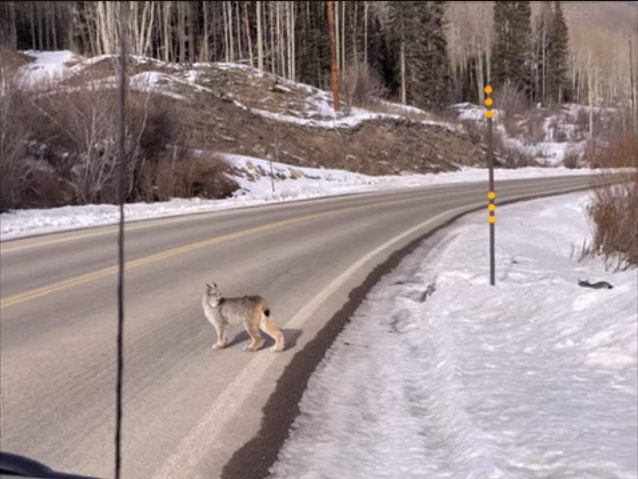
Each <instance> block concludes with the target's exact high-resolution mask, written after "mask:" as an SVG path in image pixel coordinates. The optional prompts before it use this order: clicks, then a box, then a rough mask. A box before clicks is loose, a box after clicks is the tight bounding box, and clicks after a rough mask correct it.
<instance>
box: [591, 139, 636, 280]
mask: <svg viewBox="0 0 638 479" xmlns="http://www.w3.org/2000/svg"><path fill="white" fill-rule="evenodd" d="M618 136H620V138H618ZM637 140H638V138H635V137H634V136H633V135H629V134H625V135H622V134H621V135H614V136H612V137H611V141H608V142H606V143H603V142H598V143H596V144H595V145H594V146H595V148H593V147H592V148H590V149H589V150H588V152H587V154H588V155H589V157H588V161H589V163H590V164H594V165H596V166H599V167H603V168H618V167H625V168H627V167H629V168H628V169H625V170H624V173H622V175H621V177H622V178H623V179H624V180H625V181H624V182H622V183H620V184H613V185H608V186H603V187H600V188H597V189H595V190H594V192H593V193H592V202H591V205H590V207H589V209H588V213H589V217H590V220H591V222H592V226H593V233H594V235H593V239H592V241H591V243H590V244H588V245H587V247H586V248H585V250H584V254H583V257H587V256H594V255H602V256H603V257H604V258H605V260H606V261H607V262H608V263H609V262H612V261H614V262H615V263H616V268H617V269H625V268H628V267H631V266H638V222H637V221H636V219H637V218H638V154H637V151H638V150H637V149H636V146H637V145H636V141H637ZM593 155H595V157H594V156H593ZM631 167H633V170H632V168H631ZM607 175H618V173H611V172H603V173H602V174H601V178H602V179H605V178H606V176H607Z"/></svg>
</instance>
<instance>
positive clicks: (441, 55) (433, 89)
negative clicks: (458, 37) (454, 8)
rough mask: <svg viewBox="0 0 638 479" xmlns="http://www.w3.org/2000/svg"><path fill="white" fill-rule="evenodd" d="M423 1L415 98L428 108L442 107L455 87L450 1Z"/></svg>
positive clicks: (419, 12)
mask: <svg viewBox="0 0 638 479" xmlns="http://www.w3.org/2000/svg"><path fill="white" fill-rule="evenodd" d="M419 3H420V6H419V8H418V9H417V12H416V15H415V18H416V20H417V22H418V30H417V31H420V32H422V33H421V35H420V36H418V37H417V38H418V41H417V45H416V47H417V48H416V52H415V53H416V58H415V62H416V66H417V74H416V76H415V77H416V78H415V85H414V96H415V101H416V103H417V105H419V106H421V107H424V108H427V109H441V108H444V107H445V106H446V105H447V103H448V100H449V99H450V93H451V91H452V88H451V81H452V78H451V72H450V65H449V60H448V53H447V38H446V35H445V4H446V2H444V1H432V2H419Z"/></svg>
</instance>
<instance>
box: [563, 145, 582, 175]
mask: <svg viewBox="0 0 638 479" xmlns="http://www.w3.org/2000/svg"><path fill="white" fill-rule="evenodd" d="M563 165H564V166H565V168H569V169H570V170H574V169H577V168H582V167H583V160H582V155H581V154H580V153H579V152H577V151H573V150H572V151H567V152H566V153H565V157H564V158H563Z"/></svg>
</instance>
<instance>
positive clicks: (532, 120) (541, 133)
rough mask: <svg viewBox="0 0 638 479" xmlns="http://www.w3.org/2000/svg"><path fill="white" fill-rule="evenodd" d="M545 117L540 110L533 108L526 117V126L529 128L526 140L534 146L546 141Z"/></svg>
mask: <svg viewBox="0 0 638 479" xmlns="http://www.w3.org/2000/svg"><path fill="white" fill-rule="evenodd" d="M544 123H545V115H544V114H543V111H542V110H539V109H538V108H531V109H530V110H529V111H528V112H527V114H526V115H525V126H526V127H527V128H526V129H527V131H526V132H525V133H526V138H527V139H528V140H529V142H530V143H531V144H533V145H537V144H538V143H540V142H542V141H544V140H545V129H544Z"/></svg>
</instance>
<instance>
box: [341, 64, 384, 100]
mask: <svg viewBox="0 0 638 479" xmlns="http://www.w3.org/2000/svg"><path fill="white" fill-rule="evenodd" d="M342 90H343V91H342V95H343V97H344V101H345V103H346V105H347V106H348V107H349V108H350V107H352V106H358V107H362V108H364V107H366V106H368V105H369V104H370V103H372V102H373V101H374V99H376V98H385V97H386V96H387V94H388V90H387V89H386V87H385V86H384V85H383V82H382V81H381V80H380V79H379V77H378V76H377V74H376V72H375V71H374V70H372V69H371V68H370V66H369V65H367V64H365V63H357V64H355V65H353V66H350V67H348V68H347V69H346V70H345V71H344V73H343V80H342Z"/></svg>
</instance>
